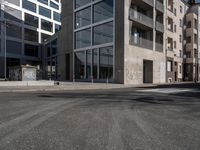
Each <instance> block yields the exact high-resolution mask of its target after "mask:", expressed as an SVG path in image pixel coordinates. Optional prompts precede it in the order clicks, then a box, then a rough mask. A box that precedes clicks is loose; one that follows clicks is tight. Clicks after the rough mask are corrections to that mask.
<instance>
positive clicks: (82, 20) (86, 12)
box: [75, 7, 91, 28]
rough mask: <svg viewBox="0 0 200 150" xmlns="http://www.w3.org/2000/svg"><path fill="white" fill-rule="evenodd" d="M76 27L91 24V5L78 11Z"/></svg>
mask: <svg viewBox="0 0 200 150" xmlns="http://www.w3.org/2000/svg"><path fill="white" fill-rule="evenodd" d="M75 16H76V23H75V28H80V27H83V26H86V25H90V24H91V7H87V8H85V9H83V10H80V11H78V12H76V14H75Z"/></svg>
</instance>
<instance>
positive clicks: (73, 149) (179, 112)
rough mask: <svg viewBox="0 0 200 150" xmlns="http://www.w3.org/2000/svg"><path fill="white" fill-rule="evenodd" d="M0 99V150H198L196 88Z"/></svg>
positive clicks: (23, 95)
mask: <svg viewBox="0 0 200 150" xmlns="http://www.w3.org/2000/svg"><path fill="white" fill-rule="evenodd" d="M171 89H173V90H171ZM174 90H175V92H174ZM163 91H168V92H163ZM0 97H1V98H0V150H199V149H200V99H199V97H200V86H199V85H192V84H191V85H173V86H172V87H171V86H170V87H169V86H167V85H163V86H159V87H141V88H138V87H131V88H120V89H101V90H100V89H98V90H95V89H94V90H74V91H37V92H13V93H12V92H11V93H9V94H8V93H0Z"/></svg>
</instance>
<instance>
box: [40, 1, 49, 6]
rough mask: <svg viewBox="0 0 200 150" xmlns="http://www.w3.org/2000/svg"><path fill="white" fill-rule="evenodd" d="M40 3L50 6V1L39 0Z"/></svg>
mask: <svg viewBox="0 0 200 150" xmlns="http://www.w3.org/2000/svg"><path fill="white" fill-rule="evenodd" d="M38 2H40V3H43V4H46V5H48V0H38Z"/></svg>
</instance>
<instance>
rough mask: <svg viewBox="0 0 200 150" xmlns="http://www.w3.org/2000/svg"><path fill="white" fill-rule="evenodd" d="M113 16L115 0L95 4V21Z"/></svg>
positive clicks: (105, 0)
mask: <svg viewBox="0 0 200 150" xmlns="http://www.w3.org/2000/svg"><path fill="white" fill-rule="evenodd" d="M112 17H113V0H104V1H102V2H100V3H97V4H95V5H94V18H93V20H94V22H95V23H96V22H99V21H102V20H106V19H109V18H112Z"/></svg>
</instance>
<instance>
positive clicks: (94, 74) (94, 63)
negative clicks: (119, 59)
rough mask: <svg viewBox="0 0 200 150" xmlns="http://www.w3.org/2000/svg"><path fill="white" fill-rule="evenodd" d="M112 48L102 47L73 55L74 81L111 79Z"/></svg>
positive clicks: (112, 64)
mask: <svg viewBox="0 0 200 150" xmlns="http://www.w3.org/2000/svg"><path fill="white" fill-rule="evenodd" d="M113 53H114V51H113V47H112V46H109V47H102V48H98V49H93V50H84V51H78V52H75V53H74V59H75V78H76V79H92V78H93V79H112V78H113V69H114V68H113V66H114V59H113V57H114V55H113Z"/></svg>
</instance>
